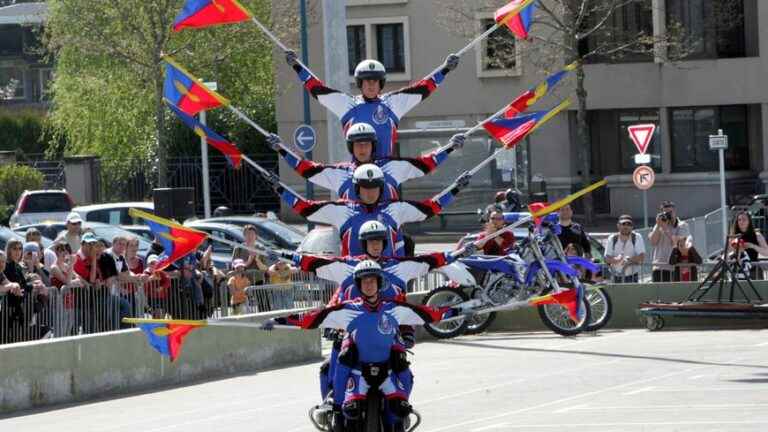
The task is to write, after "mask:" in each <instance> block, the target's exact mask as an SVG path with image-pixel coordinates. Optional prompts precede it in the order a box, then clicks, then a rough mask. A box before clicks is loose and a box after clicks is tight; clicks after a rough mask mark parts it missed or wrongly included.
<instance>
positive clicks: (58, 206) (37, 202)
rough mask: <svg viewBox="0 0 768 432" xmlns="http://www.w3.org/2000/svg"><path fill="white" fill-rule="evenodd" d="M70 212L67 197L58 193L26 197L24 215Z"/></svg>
mask: <svg viewBox="0 0 768 432" xmlns="http://www.w3.org/2000/svg"><path fill="white" fill-rule="evenodd" d="M70 210H72V204H70V202H69V199H68V198H67V196H66V195H65V194H63V193H60V192H55V193H54V192H51V193H37V194H30V195H28V196H27V198H26V201H25V204H24V213H53V212H68V211H70Z"/></svg>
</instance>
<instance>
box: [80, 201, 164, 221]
mask: <svg viewBox="0 0 768 432" xmlns="http://www.w3.org/2000/svg"><path fill="white" fill-rule="evenodd" d="M132 208H135V209H138V210H143V211H145V212H148V213H154V211H155V205H154V204H153V203H151V202H119V203H109V204H93V205H87V206H78V207H75V208H73V209H72V211H73V212H77V213H78V214H80V217H82V218H83V220H84V221H86V222H101V223H105V224H110V225H141V224H142V222H141V219H140V218H134V217H133V216H131V215H129V214H128V210H130V209H132Z"/></svg>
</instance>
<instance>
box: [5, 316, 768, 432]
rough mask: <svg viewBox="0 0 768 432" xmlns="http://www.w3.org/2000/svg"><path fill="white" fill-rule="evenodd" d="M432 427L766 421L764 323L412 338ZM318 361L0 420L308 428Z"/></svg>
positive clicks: (427, 425)
mask: <svg viewBox="0 0 768 432" xmlns="http://www.w3.org/2000/svg"><path fill="white" fill-rule="evenodd" d="M413 369H414V372H415V374H416V377H417V381H416V389H415V392H414V398H413V400H414V404H415V406H416V407H417V408H418V409H419V410H420V411H421V412H422V414H423V415H424V418H425V422H424V424H423V425H422V427H420V428H419V431H420V432H439V431H473V432H480V431H491V432H494V431H510V430H512V431H514V430H542V431H560V430H574V431H601V432H602V431H622V432H626V431H654V432H655V431H696V432H702V431H765V430H767V429H766V428H768V330H729V331H662V332H657V333H649V332H646V331H644V330H630V331H622V332H605V333H601V334H599V335H598V336H580V337H577V338H573V339H565V338H562V337H559V336H555V335H553V334H550V333H528V334H490V335H481V336H477V337H466V338H461V339H457V340H455V341H451V342H444V343H431V342H425V343H422V344H420V345H419V346H418V347H417V348H416V355H415V356H414V365H413ZM316 373H317V364H311V365H305V366H298V367H292V368H287V369H281V370H274V371H269V372H264V373H259V374H253V375H247V376H241V377H236V378H231V379H225V380H221V381H215V382H208V383H203V384H199V385H192V386H188V387H184V388H179V389H172V390H165V391H160V392H157V393H148V394H141V395H136V396H131V397H125V398H119V399H111V400H105V401H99V402H95V403H90V404H82V405H76V406H70V407H66V408H62V409H58V410H51V411H46V412H40V413H32V414H29V415H26V416H22V417H15V418H10V419H4V420H0V430H1V431H15V432H21V431H35V432H47V431H55V432H60V431H78V432H85V431H103V432H107V431H114V432H119V431H125V432H137V431H141V432H159V431H167V432H172V431H179V432H181V431H183V432H210V431H249V432H250V431H270V432H273V431H282V432H286V431H290V432H299V431H307V432H309V431H311V430H312V429H311V427H310V426H309V423H308V422H307V420H306V417H305V415H306V414H305V413H306V410H307V407H308V406H309V405H310V404H313V403H315V399H316V397H317V396H316V393H317V390H316V388H317V385H316V379H315V377H316Z"/></svg>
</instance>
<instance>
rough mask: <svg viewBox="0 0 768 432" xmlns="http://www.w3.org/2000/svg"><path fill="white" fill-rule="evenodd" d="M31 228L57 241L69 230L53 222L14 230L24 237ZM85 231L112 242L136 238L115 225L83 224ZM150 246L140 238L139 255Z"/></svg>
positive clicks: (62, 223)
mask: <svg viewBox="0 0 768 432" xmlns="http://www.w3.org/2000/svg"><path fill="white" fill-rule="evenodd" d="M29 228H37V229H38V230H39V231H40V234H42V236H43V237H44V238H47V239H49V240H55V239H56V236H58V235H59V233H60V232H62V231H64V230H65V229H67V227H66V224H65V223H64V222H51V223H40V224H33V225H24V226H20V227H16V228H14V229H13V231H14V232H16V233H18V234H20V235H22V236H23V235H24V233H26V232H27V230H28V229H29ZM83 229H90V230H91V231H93V233H94V234H96V236H98V237H101V238H103V239H105V240H108V241H110V242H111V241H112V239H113V238H114V237H115V236H117V235H124V236H126V237H135V236H134V235H133V234H132V233H131V232H130V231H126V230H124V229H122V228H120V227H117V226H114V225H108V224H105V223H101V222H83ZM150 246H151V242H149V241H147V240H145V239H144V238H141V237H140V238H139V255H140V256H142V257H143V256H144V255H145V254H146V253H147V251H148V250H149V247H150Z"/></svg>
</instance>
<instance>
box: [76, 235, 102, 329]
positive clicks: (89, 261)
mask: <svg viewBox="0 0 768 432" xmlns="http://www.w3.org/2000/svg"><path fill="white" fill-rule="evenodd" d="M98 243H99V239H98V238H97V237H96V236H95V235H94V234H93V233H92V232H87V233H85V234H83V238H82V240H81V242H80V245H79V246H78V251H77V253H76V254H75V265H74V266H73V269H74V270H75V273H77V275H78V276H80V278H81V279H83V280H84V281H85V282H86V283H88V284H90V285H97V284H99V283H100V282H101V280H102V279H101V272H100V271H99V256H100V255H101V250H100V248H99V247H98V246H97V244H98ZM99 292H101V291H99ZM99 300H100V298H99V297H98V296H97V293H96V291H95V290H94V289H90V290H88V291H87V293H86V294H83V295H82V296H81V297H78V300H77V301H78V303H79V304H78V307H79V311H78V312H79V313H80V314H81V316H80V317H79V321H80V322H82V323H83V333H86V334H87V333H94V332H95V331H96V330H97V328H98V327H99V324H98V323H97V317H96V310H97V307H99V308H100V307H101V305H99V304H98V303H99Z"/></svg>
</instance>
